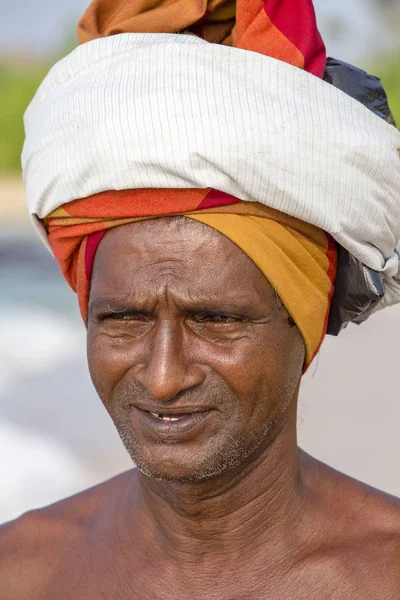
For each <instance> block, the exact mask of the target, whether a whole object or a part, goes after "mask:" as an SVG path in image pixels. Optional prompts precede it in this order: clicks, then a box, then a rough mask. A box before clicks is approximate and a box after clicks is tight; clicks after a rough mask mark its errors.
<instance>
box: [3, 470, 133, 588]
mask: <svg viewBox="0 0 400 600" xmlns="http://www.w3.org/2000/svg"><path fill="white" fill-rule="evenodd" d="M126 480H127V473H123V474H121V475H119V476H117V477H114V478H113V479H111V480H109V481H106V482H104V483H102V484H100V485H97V486H95V487H93V488H90V489H88V490H85V491H83V492H81V493H79V494H76V495H74V496H71V497H70V498H66V499H65V500H62V501H60V502H57V503H56V504H52V505H50V506H48V507H45V508H42V509H39V510H32V511H30V512H28V513H25V514H24V515H22V516H21V517H19V518H18V519H16V520H15V521H11V522H10V523H6V524H4V525H2V526H0V598H7V600H20V599H21V600H22V599H24V600H26V598H29V599H30V600H36V599H38V600H39V599H40V600H46V599H47V597H48V595H47V590H48V589H49V587H50V585H51V584H53V583H54V580H55V578H56V577H57V573H59V572H60V571H61V570H62V568H64V567H65V563H66V557H68V555H69V552H70V551H71V550H73V553H74V554H75V551H76V549H79V548H80V547H81V548H84V540H85V538H86V536H87V532H88V530H89V529H90V528H91V527H92V525H93V522H94V520H95V517H96V514H97V513H98V511H101V509H102V508H103V507H104V506H106V505H107V504H112V503H113V501H114V499H115V497H116V496H117V495H118V494H119V493H120V491H121V490H122V489H123V488H124V486H126Z"/></svg>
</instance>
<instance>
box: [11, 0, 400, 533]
mask: <svg viewBox="0 0 400 600" xmlns="http://www.w3.org/2000/svg"><path fill="white" fill-rule="evenodd" d="M87 5H88V1H87V0H69V1H68V2H51V1H50V0H34V1H33V2H32V0H14V1H13V2H8V3H4V5H3V6H2V18H1V20H0V289H1V295H0V481H1V482H2V489H1V492H0V522H3V521H6V520H9V519H11V518H14V517H16V516H17V515H19V514H20V513H21V512H23V511H26V510H28V509H29V508H33V507H37V506H42V505H45V504H48V503H50V502H54V501H55V500H57V499H59V498H61V497H64V496H66V495H70V494H72V493H75V492H76V491H78V490H81V489H83V488H85V487H88V486H91V485H93V484H95V483H97V482H99V481H101V480H103V479H105V478H108V477H110V476H112V475H113V474H115V473H118V472H120V471H122V470H124V469H126V468H129V467H130V460H129V459H128V457H127V455H126V453H125V450H124V449H123V447H122V445H121V443H120V441H119V438H118V437H117V434H116V433H115V431H114V428H113V425H112V423H111V421H110V420H109V418H108V416H107V414H106V413H105V411H104V409H103V407H102V406H101V403H100V401H99V400H98V398H97V397H96V393H95V392H94V390H93V388H92V385H91V382H90V379H89V375H88V371H87V367H86V357H85V330H84V326H83V324H82V322H81V319H80V316H79V314H78V308H77V303H76V299H75V296H74V294H73V293H72V292H71V291H70V290H69V288H68V287H67V285H66V284H65V282H64V280H63V279H62V277H61V275H60V274H59V272H58V268H57V266H56V264H55V262H54V260H53V259H52V257H51V256H50V254H49V253H48V251H47V250H46V249H45V248H44V247H43V246H42V244H41V242H40V241H39V239H38V238H37V237H36V235H35V234H34V232H33V230H32V228H31V226H30V223H29V218H28V215H27V212H26V209H25V205H24V190H23V185H22V181H21V173H20V153H21V148H22V143H23V124H22V115H23V112H24V110H25V108H26V106H27V104H28V103H29V101H30V99H31V97H32V96H33V94H34V92H35V90H36V88H37V87H38V85H39V83H40V81H41V79H42V78H43V76H44V75H45V74H46V72H47V71H48V69H49V67H50V66H51V65H52V64H53V63H54V62H55V61H56V60H58V59H59V58H60V57H61V56H63V55H65V54H66V53H67V52H69V51H70V50H71V49H72V48H74V46H75V45H76V36H75V25H76V22H77V20H78V17H79V16H80V14H81V13H82V12H83V10H84V9H85V8H86V6H87ZM315 6H316V10H317V14H318V18H319V24H320V29H321V31H322V33H323V36H324V38H325V41H326V43H327V47H328V54H329V55H331V56H334V57H336V58H340V59H343V60H346V61H348V62H353V63H354V64H357V65H358V66H361V67H364V68H366V69H370V70H371V71H372V72H374V73H375V74H377V75H379V76H380V77H381V78H382V80H383V82H384V84H385V87H386V90H387V92H388V95H389V98H390V102H391V106H392V110H393V112H394V114H395V116H396V117H397V120H398V122H400V2H399V0H352V1H351V2H349V1H348V0H315ZM399 326H400V307H397V308H392V309H388V310H386V311H384V313H382V314H378V315H376V316H375V317H372V318H371V319H370V320H369V321H368V322H367V323H366V324H364V325H363V326H361V327H357V326H350V327H348V329H347V330H346V331H345V332H343V333H342V334H341V335H340V337H339V338H327V340H326V342H325V343H324V345H323V347H322V350H321V352H320V355H319V357H318V358H317V360H316V361H315V363H314V364H313V365H312V367H311V369H310V371H309V373H308V374H307V375H306V377H305V378H304V383H303V388H302V393H301V404H300V412H299V438H300V445H301V446H302V447H303V448H305V449H306V450H308V451H309V452H310V453H311V454H313V455H314V456H317V457H318V458H320V459H322V460H324V461H326V462H327V463H329V464H330V465H332V466H334V467H335V468H338V469H340V470H342V471H344V472H346V473H348V474H350V475H352V476H354V477H356V478H359V479H361V480H363V481H365V482H367V483H369V484H371V485H373V486H376V487H378V488H381V489H383V490H385V491H387V492H389V493H392V494H395V495H399V496H400V469H399V466H400V435H399V423H400V377H399V374H400V362H399V351H398V344H397V340H398V335H399V333H398V332H399Z"/></svg>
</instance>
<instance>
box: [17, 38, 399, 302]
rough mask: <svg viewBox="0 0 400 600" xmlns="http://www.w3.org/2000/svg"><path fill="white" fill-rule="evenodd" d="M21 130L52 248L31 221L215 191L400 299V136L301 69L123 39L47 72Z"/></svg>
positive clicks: (221, 49)
mask: <svg viewBox="0 0 400 600" xmlns="http://www.w3.org/2000/svg"><path fill="white" fill-rule="evenodd" d="M25 129H26V140H25V145H24V149H23V154H22V163H23V173H24V180H25V183H26V191H27V203H28V207H29V211H30V213H31V214H32V215H33V216H34V217H33V219H34V221H36V225H37V227H38V229H39V230H40V232H41V234H42V236H44V238H45V232H44V230H43V227H41V225H40V222H39V221H38V219H37V218H35V216H36V217H39V218H43V217H45V216H47V215H48V214H49V213H51V212H52V211H53V210H54V209H56V208H58V207H60V206H61V205H63V204H64V203H66V202H69V201H70V200H74V199H77V198H84V197H87V196H90V195H92V194H95V193H97V192H102V191H105V190H121V189H130V188H207V187H212V188H214V189H217V190H221V191H223V192H227V193H229V194H232V195H233V196H236V197H237V198H240V199H241V200H247V201H257V202H261V203H263V204H266V205H268V206H270V207H273V208H275V209H278V210H280V211H282V212H285V213H288V214H291V215H294V216H296V217H298V218H300V219H303V220H304V221H308V222H310V223H313V224H314V225H317V226H318V227H320V228H322V229H324V230H325V231H327V232H329V233H330V234H331V235H332V236H333V237H334V238H335V239H336V240H337V241H338V242H339V243H340V244H341V245H342V246H344V247H345V248H346V249H347V250H349V252H351V253H352V254H353V255H355V256H356V257H357V258H358V259H359V260H360V261H361V262H363V263H364V264H365V265H367V266H368V267H370V268H372V269H375V270H378V271H382V272H383V277H384V280H385V283H387V285H388V291H389V292H390V293H389V295H388V297H387V298H385V303H386V302H390V303H395V302H399V301H400V268H399V266H400V263H399V254H398V253H399V252H400V243H399V240H400V133H399V132H398V131H397V130H396V129H395V128H394V127H393V126H391V125H389V124H388V123H386V122H385V121H383V120H382V119H380V118H379V117H377V116H375V115H374V114H373V113H372V112H370V111H369V110H368V109H367V108H365V107H364V106H362V105H361V104H360V103H359V102H357V101H356V100H354V99H352V98H350V97H349V96H347V95H346V94H344V93H343V92H341V91H339V90H337V89H336V88H335V87H333V86H331V85H329V84H328V83H326V82H324V81H322V80H320V79H319V78H317V77H314V76H313V75H310V74H308V73H306V72H304V71H302V70H301V69H298V68H295V67H293V66H291V65H288V64H285V63H283V62H281V61H278V60H275V59H273V58H270V57H267V56H263V55H261V54H257V53H255V52H250V51H247V50H239V49H237V48H230V47H226V46H220V45H216V44H210V43H208V42H205V41H203V40H201V39H199V38H197V37H195V36H188V35H177V34H150V33H147V34H146V33H145V34H141V33H140V34H139V33H132V34H121V35H115V36H112V37H108V38H102V39H99V40H95V41H92V42H89V43H87V44H84V45H82V46H80V47H78V48H77V49H76V50H74V51H73V52H72V53H71V54H70V55H69V56H67V57H66V58H64V59H63V60H61V61H60V62H59V63H57V64H56V65H55V66H54V67H53V68H52V69H51V71H50V73H49V74H48V75H47V77H46V78H45V80H44V82H43V83H42V85H41V86H40V88H39V90H38V91H37V93H36V95H35V97H34V99H33V100H32V102H31V104H30V106H29V107H28V109H27V111H26V114H25ZM396 248H397V252H396Z"/></svg>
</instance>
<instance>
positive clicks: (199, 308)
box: [89, 297, 260, 317]
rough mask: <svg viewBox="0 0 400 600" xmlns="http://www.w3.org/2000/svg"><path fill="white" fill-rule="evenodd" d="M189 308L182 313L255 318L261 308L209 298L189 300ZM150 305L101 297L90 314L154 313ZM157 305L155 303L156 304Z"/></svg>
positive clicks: (94, 301) (92, 307) (140, 301)
mask: <svg viewBox="0 0 400 600" xmlns="http://www.w3.org/2000/svg"><path fill="white" fill-rule="evenodd" d="M185 303H186V304H187V306H185V307H183V309H182V312H188V313H190V312H199V313H202V312H204V313H207V312H208V313H221V312H223V313H232V314H244V315H247V316H249V317H250V316H253V315H254V316H255V313H256V312H257V313H259V310H260V306H257V307H255V306H254V305H251V304H249V303H246V302H245V301H244V300H243V301H241V302H236V301H235V300H233V299H231V300H229V299H226V298H225V299H221V300H219V299H217V298H209V299H207V300H204V299H202V300H200V299H199V300H194V299H191V300H189V299H187V301H185ZM146 304H148V300H146V299H143V298H142V299H140V298H138V299H130V300H128V299H127V298H125V299H120V298H112V297H101V298H98V299H96V300H93V301H92V302H90V304H89V314H93V313H94V312H97V311H101V310H107V311H109V312H115V313H127V314H129V313H132V312H146V313H151V312H153V311H154V308H153V307H152V308H149V307H148V306H147V307H146V306H145V305H146ZM154 304H155V303H154Z"/></svg>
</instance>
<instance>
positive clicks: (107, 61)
mask: <svg viewBox="0 0 400 600" xmlns="http://www.w3.org/2000/svg"><path fill="white" fill-rule="evenodd" d="M299 4H301V6H300V12H299V14H298V15H297V17H298V19H299V20H296V19H293V16H294V14H293V11H295V9H296V6H297V8H299ZM216 5H217V6H216ZM216 5H210V6H209V7H208V9H209V11H210V12H211V16H209V15H206V14H205V8H206V7H199V6H197V7H196V6H186V7H185V5H183V6H180V7H179V10H176V8H177V7H174V5H166V6H164V5H163V4H162V3H161V4H160V5H157V6H151V7H150V6H147V7H145V6H142V7H140V8H139V9H138V14H136V13H135V11H134V10H133V9H132V7H131V6H130V5H129V4H127V5H125V4H124V3H123V2H121V3H118V2H114V3H109V4H108V5H107V4H104V3H101V2H95V3H94V4H93V5H92V6H91V7H90V9H89V11H88V13H87V14H86V16H85V17H84V20H83V22H82V23H81V28H80V31H81V36H83V37H85V36H89V39H90V36H91V34H90V32H92V31H93V30H94V29H95V27H97V28H98V32H99V35H98V36H97V37H101V35H103V34H104V31H105V33H106V34H111V33H113V34H114V33H121V32H126V31H143V30H144V31H153V29H151V28H150V25H149V23H148V22H146V15H147V12H150V13H152V11H153V14H152V15H151V19H152V22H153V23H155V24H156V25H155V27H156V31H165V30H166V29H167V32H168V31H169V30H168V27H170V30H172V31H181V30H182V29H185V30H186V31H187V30H189V33H197V34H199V33H201V34H202V35H203V36H204V37H205V39H206V40H209V39H211V38H212V40H211V41H214V42H217V41H225V42H226V41H227V40H229V43H232V44H234V45H235V46H236V47H240V48H244V47H246V45H249V44H250V42H249V40H251V39H254V38H255V37H256V38H257V35H256V34H257V32H258V33H259V32H260V31H264V30H263V26H266V25H268V27H265V31H267V34H268V35H267V37H268V36H269V38H268V39H269V41H268V44H267V46H268V47H269V53H270V54H271V55H273V56H274V57H276V58H278V57H279V59H280V60H283V55H285V56H286V58H287V60H288V62H290V65H293V66H290V65H286V64H284V63H283V62H280V61H279V60H275V59H272V58H268V57H267V56H261V55H259V54H257V52H259V51H260V47H259V46H258V47H257V48H256V49H255V51H254V52H249V51H248V50H238V49H237V48H224V47H223V46H220V45H217V44H209V42H208V41H203V40H199V39H198V38H197V37H194V36H192V35H187V36H186V35H184V36H176V35H171V34H170V33H169V34H168V35H160V34H158V35H150V36H149V35H148V34H143V35H141V34H132V35H131V34H129V33H122V34H121V35H116V36H114V37H106V38H105V39H104V40H103V39H99V40H94V41H92V42H90V43H88V44H84V45H83V46H81V48H80V49H79V50H78V51H76V52H75V53H73V54H72V55H71V56H70V57H68V59H65V60H64V61H63V62H62V63H61V64H60V65H59V66H58V67H56V68H55V69H54V70H53V71H52V73H51V74H50V76H49V78H48V79H47V81H45V83H44V84H43V86H42V88H41V89H40V91H39V92H38V94H37V96H36V98H35V100H34V101H33V103H32V105H31V107H30V109H29V110H28V113H27V116H26V128H27V142H26V145H25V149H24V159H23V161H24V168H25V178H26V182H27V194H28V203H29V205H30V209H31V212H32V214H33V215H34V219H35V220H36V223H37V225H38V227H39V229H40V230H41V233H42V234H43V236H44V237H45V239H46V242H47V243H49V244H50V246H51V248H52V250H53V252H54V254H55V256H56V258H57V259H58V261H59V263H60V266H61V268H62V271H63V273H64V275H65V276H66V278H67V280H68V281H69V282H70V284H71V285H72V286H73V288H74V289H75V290H76V291H77V292H78V297H79V302H80V308H81V312H82V315H83V318H84V320H85V323H86V325H87V332H88V360H89V368H90V373H91V376H92V380H93V383H94V385H95V388H96V390H97V392H98V394H99V396H100V398H101V400H102V402H103V403H104V405H105V407H106V409H107V410H108V412H109V414H110V416H111V417H112V419H113V421H114V423H115V425H116V427H117V429H118V431H119V434H120V436H121V438H122V440H123V442H124V444H125V446H126V448H127V450H128V452H129V453H130V455H131V457H132V459H133V461H134V462H135V464H136V465H137V469H133V470H132V471H129V472H127V473H123V474H121V475H119V476H118V477H116V478H114V479H113V480H111V481H109V482H106V483H104V484H102V485H100V486H97V487H96V488H93V489H92V490H88V491H85V492H83V493H82V494H78V495H77V496H75V497H73V498H70V499H67V500H64V501H62V502H60V503H58V504H56V505H53V506H51V507H48V508H46V509H42V510H39V511H33V512H32V513H29V514H27V515H25V516H23V517H22V518H21V519H19V520H17V521H16V522H14V523H11V524H9V525H6V526H5V527H4V528H3V531H2V535H1V538H0V539H1V542H0V544H1V546H0V548H1V550H0V566H1V568H0V590H1V593H2V597H4V598H7V599H10V600H14V599H20V598H30V599H33V600H35V599H36V598H37V599H41V600H43V599H50V598H51V599H53V598H58V597H59V598H66V599H70V598H71V599H72V598H73V599H74V600H75V599H81V598H82V599H83V598H85V599H89V600H90V599H92V598H93V599H98V598H117V599H118V600H123V599H125V598H134V599H135V600H142V599H148V598H151V599H153V598H154V599H161V598H163V599H167V600H170V599H174V600H180V599H186V598H188V597H192V598H196V599H198V598H199V599H200V598H210V599H211V598H217V599H218V600H225V599H228V598H229V599H233V598H238V599H239V598H241V599H246V600H254V599H281V598H282V599H283V598H284V599H303V598H304V599H305V598H307V599H318V600H320V599H322V598H330V599H331V598H332V599H334V600H343V599H350V598H351V599H352V600H353V599H356V600H358V599H363V600H364V599H366V598H374V599H377V600H380V599H382V600H383V599H385V600H388V599H390V600H391V599H393V600H395V599H397V598H399V597H400V505H399V501H398V500H397V499H395V498H391V497H389V496H386V495H385V494H382V493H381V492H378V491H376V490H373V489H371V488H369V487H368V486H365V485H363V484H361V483H359V482H357V481H354V480H352V479H351V478H349V477H346V476H344V475H342V474H340V473H338V472H335V471H334V470H332V469H330V468H329V467H327V466H326V465H323V464H322V463H320V462H319V461H317V460H315V459H314V458H312V457H310V456H308V455H306V454H305V453H304V452H303V451H301V450H300V449H299V448H298V447H297V442H296V409H297V398H298V391H299V386H300V381H301V376H302V373H303V372H304V370H305V369H306V368H307V366H308V365H309V364H310V362H311V361H312V359H313V357H314V356H315V354H316V352H317V351H318V348H319V345H320V343H321V341H322V339H323V336H324V334H325V331H326V328H327V322H328V316H329V310H330V302H331V299H332V294H333V282H334V281H335V272H336V244H335V243H334V242H333V240H332V237H331V235H329V233H331V234H332V235H333V236H334V238H335V240H336V241H337V242H340V243H341V244H342V245H343V246H344V247H345V248H346V249H347V250H348V251H349V252H352V255H353V256H354V257H355V258H357V259H358V260H360V261H362V262H363V264H364V265H366V267H368V268H370V269H374V270H375V272H376V273H378V271H379V273H380V274H381V277H382V278H383V280H384V282H385V285H386V287H387V289H388V290H390V297H389V298H388V299H387V301H388V302H395V301H396V300H397V301H398V297H399V294H398V287H397V286H398V280H397V274H398V250H399V239H400V231H399V228H400V215H399V213H398V208H397V204H398V203H397V200H396V198H398V191H399V190H400V181H399V165H398V154H397V150H398V148H399V147H400V144H399V134H398V133H397V132H396V130H395V129H394V128H393V127H392V126H390V125H388V124H386V123H384V122H383V121H381V120H380V119H379V118H378V117H375V116H374V115H372V114H370V113H369V111H367V110H366V109H365V108H364V107H362V106H358V104H357V102H355V101H354V100H352V99H351V98H349V97H347V96H346V95H345V94H341V93H339V92H337V91H336V90H334V89H333V88H331V87H330V86H329V85H328V84H324V83H323V82H320V81H319V80H318V79H317V77H316V76H315V77H314V76H312V75H308V74H306V73H304V72H303V71H301V70H300V68H298V67H304V68H306V69H307V68H308V69H309V70H310V72H312V73H313V74H314V75H318V73H320V74H321V66H322V67H323V62H324V61H323V60H322V59H321V56H322V55H323V49H322V45H321V44H322V42H321V40H320V38H319V36H318V35H317V33H316V30H315V22H314V20H313V18H312V17H313V13H312V5H311V3H309V2H304V3H294V4H292V5H291V3H290V2H288V3H287V4H286V6H283V5H285V3H277V4H276V5H275V4H274V3H271V4H270V5H268V3H267V5H266V6H265V7H261V8H262V11H260V7H258V6H255V5H254V4H252V3H242V4H238V7H237V13H236V15H237V16H236V19H237V20H236V25H235V26H234V27H233V28H232V14H231V12H232V6H230V5H228V6H227V5H219V4H218V3H216ZM282 7H283V8H282ZM108 8H109V11H108V10H107V9H108ZM264 8H265V10H264ZM268 8H270V9H271V12H270V13H268V12H266V10H267V9H268ZM279 8H280V10H279ZM184 9H185V10H184ZM213 10H215V11H216V12H215V16H214V15H213V13H212V11H213ZM132 11H133V12H132ZM197 11H202V13H201V15H200V16H199V15H198V14H197ZM282 11H283V12H282ZM133 13H135V14H133ZM202 15H203V17H204V19H203V20H202V22H201V23H199V19H200V17H201V16H202ZM270 17H271V18H270ZM289 17H290V18H289ZM289 21H290V22H292V23H296V25H295V27H294V28H293V29H292V30H291V31H289V29H290V28H288V27H287V23H288V22H289ZM171 22H173V23H174V24H173V25H171ZM244 23H245V26H244ZM277 23H280V25H281V28H280V29H279V28H278V27H277V26H276V24H277ZM191 24H192V25H191ZM193 27H194V28H195V29H196V31H193ZM199 28H201V32H199V31H198V29H199ZM283 29H285V30H286V35H285V36H284V35H283V34H282V30H283ZM300 30H301V31H302V35H303V36H304V38H303V39H302V40H300V41H299V36H298V32H299V31H300ZM82 32H83V33H82ZM296 34H297V41H299V45H300V46H301V47H302V48H303V51H304V54H303V53H302V52H300V51H299V49H298V48H299V45H297V46H296V45H295V43H294V42H293V41H291V40H295V39H296ZM92 37H96V35H93V36H92ZM217 38H218V39H217ZM290 38H291V39H290ZM86 39H87V38H86ZM260 39H261V41H263V40H264V41H265V39H264V38H262V36H261V38H260ZM232 40H233V42H232ZM246 40H247V42H246ZM285 40H287V42H288V43H286V42H285ZM304 40H306V42H307V43H305V42H304ZM241 44H242V45H241ZM266 53H267V52H266ZM278 55H279V56H278ZM264 81H266V83H265V84H264V83H263V82H264ZM315 100H318V104H316V102H315ZM132 106H133V107H134V109H132ZM321 106H322V107H324V110H321V109H320V107H321ZM250 113H251V118H250ZM61 116H62V117H61ZM327 116H328V117H329V118H328V119H327ZM330 119H332V120H333V121H332V122H331V121H330ZM255 123H256V124H258V126H257V127H255V126H254V124H255ZM349 129H350V130H351V132H350V133H349V132H348V130H349ZM185 132H186V133H185ZM232 132H233V133H232ZM315 132H316V134H315ZM135 140H139V141H140V143H139V144H138V143H135ZM243 148H244V150H243ZM305 152H307V153H308V154H306V155H305V156H306V157H307V160H306V161H305V162H303V163H302V160H301V159H302V158H303V155H304V153H305ZM207 181H208V182H211V181H212V185H213V187H214V189H208V188H207V186H206V182H207ZM239 198H241V200H242V201H241V200H239ZM284 209H286V210H284ZM366 214H368V215H369V216H370V218H368V219H366ZM396 261H397V262H396ZM339 267H340V265H339Z"/></svg>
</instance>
